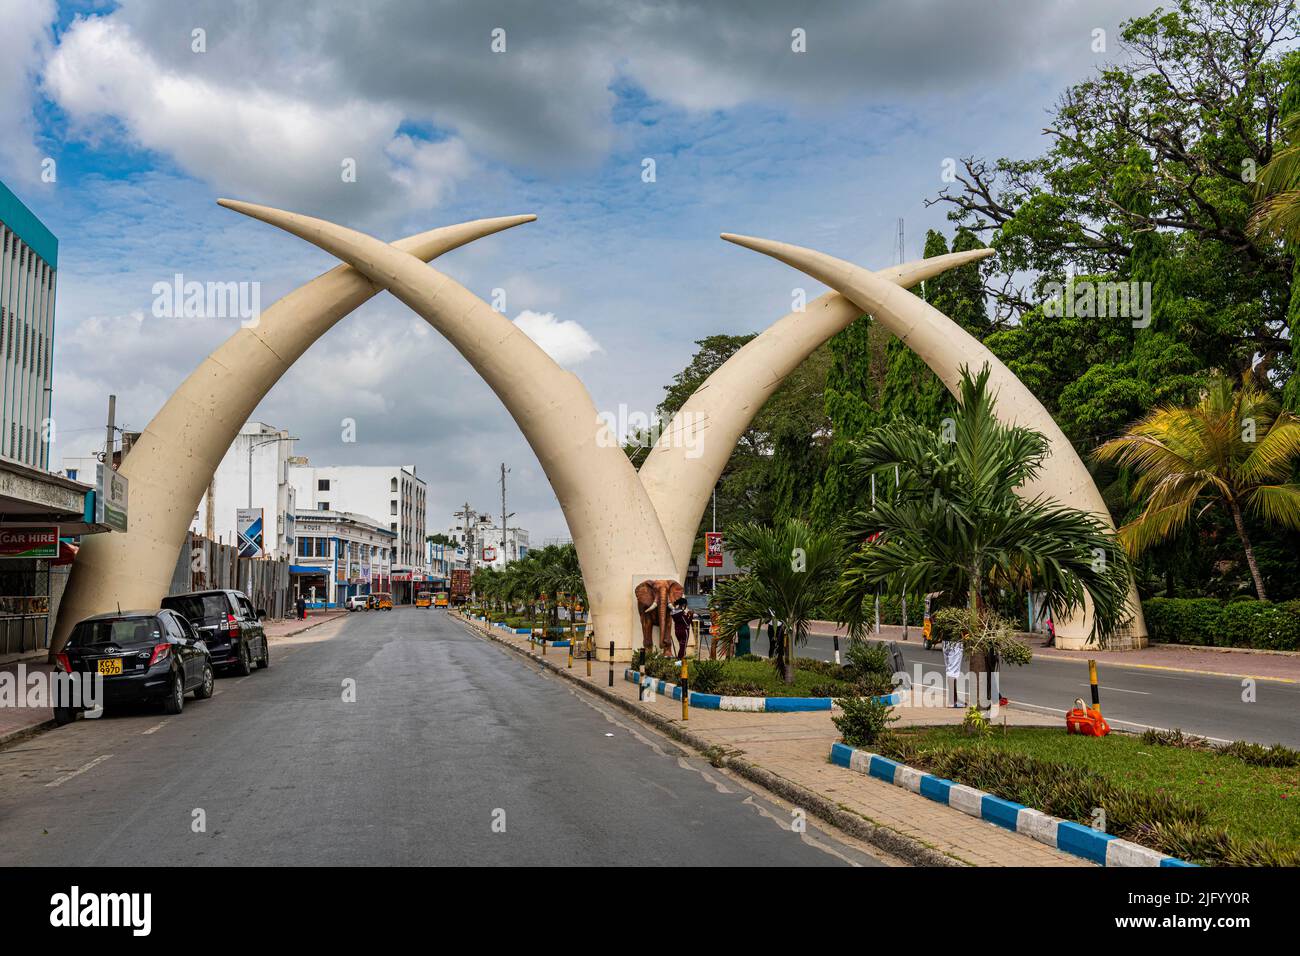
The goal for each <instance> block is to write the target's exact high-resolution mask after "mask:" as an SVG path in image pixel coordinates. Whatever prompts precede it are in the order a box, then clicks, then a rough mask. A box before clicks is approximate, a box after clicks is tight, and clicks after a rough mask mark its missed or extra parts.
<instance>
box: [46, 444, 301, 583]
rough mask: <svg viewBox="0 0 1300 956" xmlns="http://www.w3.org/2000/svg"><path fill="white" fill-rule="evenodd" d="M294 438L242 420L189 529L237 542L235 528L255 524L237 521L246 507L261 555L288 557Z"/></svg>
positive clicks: (290, 553) (294, 508)
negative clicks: (257, 534)
mask: <svg viewBox="0 0 1300 956" xmlns="http://www.w3.org/2000/svg"><path fill="white" fill-rule="evenodd" d="M296 440H297V439H294V438H290V437H289V433H288V432H287V431H285V430H284V429H281V428H275V427H274V426H272V425H267V424H266V423H265V422H246V423H245V424H244V427H243V428H241V429H240V430H239V435H238V436H236V438H235V441H234V443H233V444H232V445H231V446H230V449H229V450H228V451H227V452H226V454H225V457H224V458H222V459H221V464H220V465H218V466H217V470H216V472H215V473H213V475H212V484H210V485H209V486H208V489H207V491H205V492H204V493H203V497H202V498H201V499H200V501H199V509H198V511H196V512H195V513H194V520H193V521H192V522H191V524H190V530H191V531H193V532H195V533H196V534H201V535H204V536H205V537H207V538H210V539H212V540H213V541H224V542H226V543H227V544H235V545H239V544H240V532H241V531H243V532H245V533H246V534H247V533H248V532H249V531H250V529H252V530H256V527H257V526H256V525H253V524H251V523H250V520H249V518H248V516H247V514H246V515H245V521H244V522H243V524H242V526H241V523H240V521H239V517H240V512H241V511H244V512H246V513H247V512H250V511H251V512H252V513H253V515H252V518H253V519H254V520H255V519H256V517H257V514H258V513H259V512H260V515H261V524H260V527H261V538H262V549H261V550H262V555H261V556H265V557H272V558H291V557H292V556H293V555H294V553H295V546H294V538H295V534H296V532H295V528H294V524H295V515H296V513H297V500H296V494H295V491H294V486H293V483H292V482H291V481H290V480H289V460H290V459H291V458H292V457H293V446H294V443H295V441H296ZM65 464H66V460H65ZM250 465H251V471H250ZM250 478H251V480H250ZM250 550H251V549H250ZM249 556H250V557H251V556H254V555H251V554H250V555H249Z"/></svg>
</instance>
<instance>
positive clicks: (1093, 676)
mask: <svg viewBox="0 0 1300 956" xmlns="http://www.w3.org/2000/svg"><path fill="white" fill-rule="evenodd" d="M1088 683H1089V684H1090V685H1092V707H1093V710H1095V711H1097V713H1099V714H1100V713H1101V692H1100V689H1099V688H1098V687H1097V662H1096V661H1088Z"/></svg>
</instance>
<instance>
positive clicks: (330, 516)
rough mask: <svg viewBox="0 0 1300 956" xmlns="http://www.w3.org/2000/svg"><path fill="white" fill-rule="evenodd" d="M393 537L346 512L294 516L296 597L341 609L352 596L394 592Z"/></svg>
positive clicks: (371, 522)
mask: <svg viewBox="0 0 1300 956" xmlns="http://www.w3.org/2000/svg"><path fill="white" fill-rule="evenodd" d="M395 537H396V534H395V532H392V531H389V530H388V529H387V528H385V527H384V526H383V524H381V523H380V522H379V521H378V520H376V519H375V518H370V517H367V516H366V515H360V514H353V513H351V512H346V511H332V510H322V511H311V510H306V509H304V510H303V511H300V512H299V513H298V540H297V544H296V548H295V551H296V554H295V555H294V558H293V563H292V564H291V565H290V566H289V570H290V573H291V575H292V577H293V585H294V591H295V596H296V595H298V594H301V595H302V597H303V598H304V599H305V600H306V601H307V602H308V603H309V604H312V605H313V606H325V607H340V606H342V605H343V604H344V603H346V602H347V599H348V598H349V597H351V596H352V595H354V594H373V593H377V592H380V591H386V592H390V593H391V591H392V566H391V565H390V564H389V561H388V557H389V555H390V554H391V553H392V550H393V541H394V539H395Z"/></svg>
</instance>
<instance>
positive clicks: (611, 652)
mask: <svg viewBox="0 0 1300 956" xmlns="http://www.w3.org/2000/svg"><path fill="white" fill-rule="evenodd" d="M609 686H610V687H613V686H614V642H613V641H610V642H609Z"/></svg>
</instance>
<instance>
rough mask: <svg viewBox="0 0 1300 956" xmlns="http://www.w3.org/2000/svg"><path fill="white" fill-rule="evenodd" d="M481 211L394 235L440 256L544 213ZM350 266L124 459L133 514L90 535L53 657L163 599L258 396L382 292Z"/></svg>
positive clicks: (231, 342) (297, 302)
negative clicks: (94, 624)
mask: <svg viewBox="0 0 1300 956" xmlns="http://www.w3.org/2000/svg"><path fill="white" fill-rule="evenodd" d="M536 218H537V217H536V216H533V215H524V216H503V217H500V218H495V219H478V220H475V221H473V222H463V223H459V224H457V225H453V226H444V227H442V228H440V229H433V230H430V231H428V232H423V233H420V234H418V235H414V236H408V237H407V238H405V239H401V240H399V241H398V242H397V243H395V244H394V245H395V248H396V249H401V250H402V251H403V254H408V253H409V254H410V255H411V256H413V257H416V258H418V259H422V260H427V259H435V258H437V257H438V256H440V255H442V254H443V253H445V252H449V251H450V250H452V249H456V248H458V247H459V246H463V245H465V244H466V243H468V242H472V241H474V240H475V239H480V238H482V237H483V236H489V235H491V234H493V233H495V232H500V231H501V230H503V229H509V228H511V227H512V226H517V225H519V224H520V223H525V222H531V221H532V220H534V219H536ZM382 288H383V286H382V285H376V284H374V283H372V282H371V281H370V280H369V279H367V278H366V277H365V276H364V275H362V274H361V273H359V272H358V271H357V270H355V269H353V268H352V267H351V266H347V265H339V266H336V267H334V268H333V269H331V270H330V271H329V272H326V273H323V274H322V275H320V276H317V277H316V278H315V279H313V280H312V281H311V282H308V283H306V284H304V285H302V286H300V287H299V288H297V289H295V290H294V291H293V292H290V293H289V294H288V295H286V296H284V298H282V299H280V300H278V301H277V302H275V303H274V304H273V305H272V306H271V307H270V308H268V309H267V310H266V311H265V312H263V313H262V315H261V317H260V319H259V320H258V322H257V323H256V324H255V325H252V326H248V327H244V328H240V329H239V330H238V331H236V332H235V333H234V334H233V335H231V336H230V338H229V339H227V340H226V341H225V342H224V343H223V344H222V345H221V346H219V347H218V348H217V349H216V350H215V351H214V352H213V353H212V354H211V355H209V356H208V357H207V358H206V359H204V361H203V362H202V363H201V364H200V365H199V367H198V368H197V369H195V370H194V371H193V372H192V373H190V376H189V377H188V378H187V379H185V381H184V382H183V383H181V385H180V387H179V388H177V389H176V391H175V392H174V393H173V394H172V396H171V397H170V398H169V399H168V400H167V402H166V404H164V405H163V407H162V408H161V409H160V410H159V411H158V414H157V415H155V416H154V417H153V420H152V421H151V422H150V423H149V424H148V425H147V426H146V427H145V430H144V431H143V432H142V433H141V435H140V438H139V440H138V441H137V442H136V444H135V446H134V447H133V448H132V449H131V453H130V454H129V455H127V456H126V460H125V461H123V462H122V467H121V472H122V474H123V475H124V476H125V477H126V478H127V479H128V483H129V495H130V498H129V502H128V510H129V515H130V519H129V521H130V523H129V530H127V531H126V532H125V533H121V534H119V533H113V534H99V535H88V536H87V537H86V538H85V539H84V540H83V542H82V546H81V551H80V552H79V553H78V555H77V560H76V561H75V562H74V563H73V565H72V572H71V574H70V575H69V578H68V585H67V588H66V589H65V590H64V593H63V598H62V601H61V603H60V605H59V615H58V619H57V621H56V622H55V629H54V637H53V640H52V641H51V643H50V660H51V661H52V660H53V659H54V655H55V654H56V653H58V651H59V650H60V649H62V647H63V645H64V643H66V641H67V639H68V635H69V634H70V633H71V632H72V628H73V626H74V625H75V624H76V623H77V622H78V621H80V620H82V619H83V618H86V617H89V616H91V615H93V614H101V613H103V612H105V611H111V610H113V609H114V608H115V607H118V606H120V607H122V608H139V607H150V608H152V607H157V606H158V602H159V600H160V599H161V598H162V597H163V595H165V594H166V593H167V590H168V586H169V585H170V583H171V578H172V573H173V572H174V570H175V568H176V559H177V555H178V554H179V552H180V547H181V544H182V542H183V541H184V539H185V531H186V529H187V528H189V526H190V522H191V521H192V520H193V517H194V510H195V509H196V508H197V507H198V505H199V500H200V499H201V498H202V497H203V492H204V490H205V489H206V488H207V487H208V484H209V482H211V480H212V475H213V473H214V472H215V471H216V469H217V465H219V464H220V463H221V459H222V457H223V456H224V455H225V454H226V452H227V451H228V450H229V449H230V445H231V443H232V442H234V440H235V437H236V436H237V435H238V434H239V429H240V428H241V427H242V426H243V424H244V422H246V421H247V420H248V417H249V416H250V415H251V414H252V413H253V410H254V409H255V408H256V407H257V405H258V403H259V402H260V401H261V400H262V399H263V398H264V397H265V396H266V394H267V392H269V391H270V390H271V388H272V386H274V385H275V383H276V382H277V381H279V380H280V377H281V376H282V375H283V374H284V373H285V372H286V371H287V370H288V368H289V366H291V365H292V364H293V363H294V362H296V361H297V360H298V358H299V357H300V356H301V355H302V354H303V353H304V352H305V351H307V349H308V348H309V347H310V346H311V344H312V343H313V342H315V341H316V340H317V339H318V338H320V337H321V336H322V335H324V334H325V333H326V332H328V331H329V330H330V329H331V328H333V327H334V325H335V324H336V323H337V322H338V321H339V320H340V319H342V318H343V317H344V316H345V315H347V314H348V313H349V312H351V311H353V310H354V309H356V308H357V307H358V306H360V305H361V304H362V303H363V302H365V301H366V300H367V299H369V298H371V297H372V296H374V295H376V294H377V293H379V292H380V291H381V290H382Z"/></svg>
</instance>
